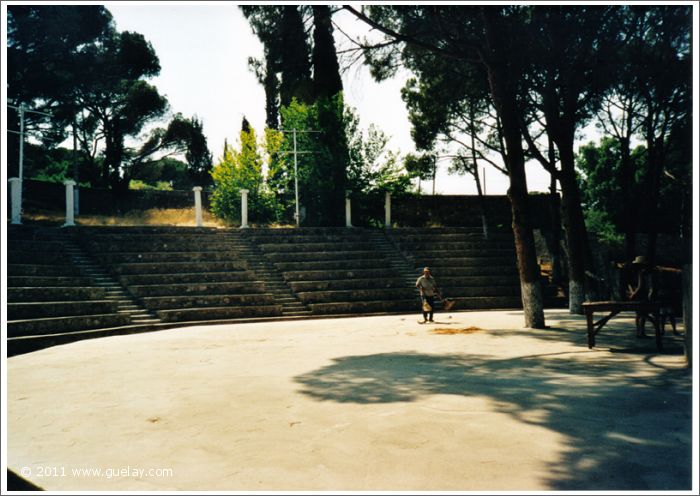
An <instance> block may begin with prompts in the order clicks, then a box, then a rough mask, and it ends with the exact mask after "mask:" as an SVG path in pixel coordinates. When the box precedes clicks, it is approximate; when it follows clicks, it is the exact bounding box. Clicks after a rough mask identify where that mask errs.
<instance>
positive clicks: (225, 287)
mask: <svg viewBox="0 0 700 496" xmlns="http://www.w3.org/2000/svg"><path fill="white" fill-rule="evenodd" d="M197 275H198V274H197ZM129 292H130V293H131V294H132V295H134V296H136V297H148V296H187V295H207V294H210V295H211V294H256V293H264V292H265V284H264V283H263V282H262V281H236V282H201V281H200V280H199V278H198V279H197V281H195V282H192V283H185V284H173V283H163V284H148V285H131V286H129Z"/></svg>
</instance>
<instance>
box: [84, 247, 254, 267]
mask: <svg viewBox="0 0 700 496" xmlns="http://www.w3.org/2000/svg"><path fill="white" fill-rule="evenodd" d="M95 257H96V258H97V259H98V260H99V261H100V262H101V263H102V264H104V265H112V264H123V263H161V262H203V261H209V262H214V261H230V260H240V259H241V258H242V257H241V254H240V253H239V252H238V251H236V250H226V251H215V252H208V251H171V252H162V253H141V252H132V251H128V252H127V251H123V252H119V253H108V254H98V255H95Z"/></svg>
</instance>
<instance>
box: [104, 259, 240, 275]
mask: <svg viewBox="0 0 700 496" xmlns="http://www.w3.org/2000/svg"><path fill="white" fill-rule="evenodd" d="M247 268H248V264H247V263H246V262H244V261H241V260H234V261H228V262H163V263H125V264H117V265H112V266H110V270H111V271H112V272H113V273H115V274H116V275H128V274H170V273H177V272H221V271H225V270H231V271H234V270H238V271H244V270H246V269H247Z"/></svg>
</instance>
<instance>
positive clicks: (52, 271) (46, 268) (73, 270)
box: [7, 259, 81, 277]
mask: <svg viewBox="0 0 700 496" xmlns="http://www.w3.org/2000/svg"><path fill="white" fill-rule="evenodd" d="M7 275H8V276H58V277H72V276H80V275H81V274H80V269H78V267H76V266H74V265H69V264H68V263H67V261H66V260H65V259H64V260H63V265H37V264H32V263H26V264H9V263H8V264H7Z"/></svg>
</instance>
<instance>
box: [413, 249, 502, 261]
mask: <svg viewBox="0 0 700 496" xmlns="http://www.w3.org/2000/svg"><path fill="white" fill-rule="evenodd" d="M405 253H409V254H410V255H411V256H413V257H414V258H416V259H428V260H430V259H433V260H434V259H441V260H442V259H451V258H479V257H508V258H509V259H513V258H514V257H515V248H513V247H510V248H493V247H491V246H485V247H483V248H468V249H463V250H440V249H437V248H435V249H430V248H427V249H415V250H406V252H405Z"/></svg>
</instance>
